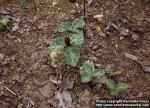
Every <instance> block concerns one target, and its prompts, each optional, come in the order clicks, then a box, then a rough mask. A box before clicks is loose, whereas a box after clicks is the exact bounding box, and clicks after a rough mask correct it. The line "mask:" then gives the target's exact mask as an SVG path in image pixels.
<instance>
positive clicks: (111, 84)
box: [106, 79, 116, 90]
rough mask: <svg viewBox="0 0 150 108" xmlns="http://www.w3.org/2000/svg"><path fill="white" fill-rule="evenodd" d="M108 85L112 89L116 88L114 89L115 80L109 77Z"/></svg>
mask: <svg viewBox="0 0 150 108" xmlns="http://www.w3.org/2000/svg"><path fill="white" fill-rule="evenodd" d="M106 86H107V88H108V89H110V90H114V89H115V88H116V84H115V82H114V81H113V80H111V79H108V80H107V81H106Z"/></svg>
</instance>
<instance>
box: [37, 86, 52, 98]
mask: <svg viewBox="0 0 150 108" xmlns="http://www.w3.org/2000/svg"><path fill="white" fill-rule="evenodd" d="M54 90H55V85H54V84H52V83H46V84H45V85H44V86H43V87H41V88H40V89H39V91H40V93H41V94H42V95H43V96H44V97H51V96H52V95H53V93H54Z"/></svg>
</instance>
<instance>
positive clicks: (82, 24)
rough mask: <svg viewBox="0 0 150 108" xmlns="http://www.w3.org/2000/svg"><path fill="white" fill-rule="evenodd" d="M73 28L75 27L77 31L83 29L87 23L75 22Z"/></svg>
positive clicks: (82, 21)
mask: <svg viewBox="0 0 150 108" xmlns="http://www.w3.org/2000/svg"><path fill="white" fill-rule="evenodd" d="M72 26H74V28H76V29H82V28H83V27H84V26H85V21H84V20H83V19H81V20H79V21H78V22H74V23H73V24H72Z"/></svg>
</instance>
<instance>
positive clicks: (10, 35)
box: [0, 0, 150, 108]
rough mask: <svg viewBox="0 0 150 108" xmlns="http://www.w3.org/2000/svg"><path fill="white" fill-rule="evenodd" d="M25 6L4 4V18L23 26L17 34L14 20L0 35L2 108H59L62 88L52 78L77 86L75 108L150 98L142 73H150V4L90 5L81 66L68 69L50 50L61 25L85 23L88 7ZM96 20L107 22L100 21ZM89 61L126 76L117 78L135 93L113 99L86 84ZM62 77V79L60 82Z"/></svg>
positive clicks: (46, 0)
mask: <svg viewBox="0 0 150 108" xmlns="http://www.w3.org/2000/svg"><path fill="white" fill-rule="evenodd" d="M20 1H21V0H0V12H1V13H3V12H4V10H9V12H10V13H11V14H13V16H15V18H16V19H17V18H18V19H19V21H20V22H19V27H18V28H17V30H16V31H15V32H14V31H12V27H13V26H14V25H13V24H15V20H11V24H10V26H9V28H8V30H6V31H2V30H1V31H0V108H58V99H56V98H55V94H56V91H57V90H58V85H56V84H54V83H52V82H51V81H50V79H52V78H54V79H57V80H61V81H62V80H64V79H68V80H71V81H73V82H74V85H73V87H71V89H70V90H69V93H70V94H71V97H72V101H73V102H71V104H72V107H74V108H94V107H95V100H96V99H149V98H150V73H149V72H150V70H148V72H147V71H144V69H143V68H142V66H143V65H147V67H150V1H149V0H92V3H89V4H88V3H87V4H86V6H87V8H86V27H85V42H84V44H83V47H82V48H81V59H80V62H79V64H78V66H77V67H70V66H68V65H66V64H64V65H63V66H62V67H60V68H54V67H52V66H51V59H50V56H49V54H50V51H49V49H48V46H49V44H50V42H51V41H52V39H54V38H55V36H56V33H55V30H56V27H57V25H58V24H59V23H60V22H62V21H66V20H75V19H77V18H83V15H84V14H83V13H84V10H83V3H82V2H80V1H79V0H78V2H76V3H74V4H71V3H70V2H68V1H67V0H22V1H25V2H20ZM77 4H78V5H77ZM0 15H1V16H0V17H2V14H0ZM96 15H100V16H101V17H100V18H94V17H95V16H96ZM97 28H100V29H99V30H97ZM121 35H122V36H121ZM126 53H128V54H133V55H134V56H136V57H138V58H139V60H140V61H141V62H142V64H143V65H142V66H141V65H140V64H139V63H137V62H135V61H133V60H131V59H129V58H127V57H126V56H125V54H126ZM87 60H91V61H93V62H94V65H95V66H96V67H100V68H103V69H105V70H106V71H116V70H121V71H122V73H121V74H119V75H116V76H112V77H111V78H112V79H113V80H115V81H116V82H126V83H128V84H129V85H131V88H130V90H129V91H128V92H123V93H120V94H119V95H118V96H116V97H112V96H110V94H109V90H108V89H107V88H106V87H105V85H99V86H98V85H96V84H94V83H88V84H83V83H81V81H80V74H79V71H80V66H81V64H82V63H83V62H84V61H87ZM58 72H61V77H62V78H61V79H59V78H58V77H57V73H58ZM69 83H71V82H69ZM65 84H66V83H64V85H63V84H62V85H59V87H60V88H61V87H64V86H66V85H65ZM64 108H65V107H64ZM67 108H71V107H67Z"/></svg>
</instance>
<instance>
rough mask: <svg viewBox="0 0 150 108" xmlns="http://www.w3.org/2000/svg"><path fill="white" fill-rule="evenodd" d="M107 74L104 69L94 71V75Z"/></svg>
mask: <svg viewBox="0 0 150 108" xmlns="http://www.w3.org/2000/svg"><path fill="white" fill-rule="evenodd" d="M104 75H105V72H104V70H102V69H95V71H94V73H93V75H92V76H93V77H102V76H104Z"/></svg>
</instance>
